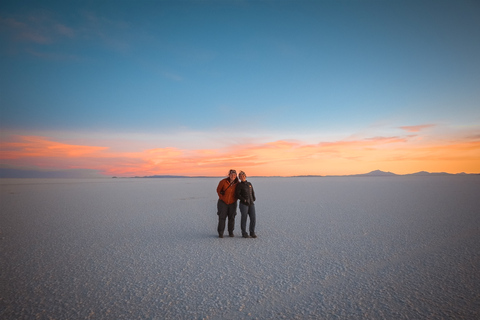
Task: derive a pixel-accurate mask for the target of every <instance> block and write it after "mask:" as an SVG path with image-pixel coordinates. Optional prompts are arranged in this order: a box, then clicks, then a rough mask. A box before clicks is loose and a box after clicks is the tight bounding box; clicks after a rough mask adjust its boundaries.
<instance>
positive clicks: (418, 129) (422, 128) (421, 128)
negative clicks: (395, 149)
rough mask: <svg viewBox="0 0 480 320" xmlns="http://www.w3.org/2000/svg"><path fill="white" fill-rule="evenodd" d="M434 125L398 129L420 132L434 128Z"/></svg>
mask: <svg viewBox="0 0 480 320" xmlns="http://www.w3.org/2000/svg"><path fill="white" fill-rule="evenodd" d="M435 126H436V125H435V124H420V125H416V126H402V127H400V129H402V130H405V131H408V132H420V131H422V130H424V129H428V128H432V127H435Z"/></svg>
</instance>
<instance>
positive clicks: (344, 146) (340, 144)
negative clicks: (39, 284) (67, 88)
mask: <svg viewBox="0 0 480 320" xmlns="http://www.w3.org/2000/svg"><path fill="white" fill-rule="evenodd" d="M416 137H417V136H416V135H414V136H411V135H410V136H374V137H365V138H362V139H354V140H337V141H320V142H318V143H314V144H312V143H305V142H302V141H301V140H274V141H265V142H257V143H255V142H252V140H250V139H246V141H248V142H246V143H242V142H237V143H234V144H230V145H226V146H224V147H221V148H217V147H215V148H207V149H201V148H193V149H181V148H177V147H174V146H173V147H164V148H150V149H143V150H136V151H133V152H132V151H131V150H132V149H133V148H132V147H131V146H126V149H129V150H130V151H128V152H126V151H122V149H121V148H118V146H117V147H116V148H115V149H116V150H113V149H112V148H110V147H108V146H95V145H82V144H69V143H64V142H58V141H54V140H53V139H51V138H47V137H42V136H32V135H28V136H21V135H17V136H9V137H8V139H3V140H2V142H1V144H0V147H1V150H2V153H1V159H0V160H1V163H3V164H6V165H11V166H12V165H15V166H28V167H31V166H35V167H38V168H43V169H44V170H71V169H86V170H94V171H96V172H100V173H101V174H103V175H106V176H147V175H157V174H173V175H177V174H180V175H192V176H197V175H210V176H218V175H223V174H224V173H226V172H227V171H228V169H230V168H236V169H239V170H240V169H242V170H245V171H247V172H248V174H249V175H250V176H252V175H267V176H268V175H283V176H289V175H304V174H351V173H362V172H369V171H372V170H375V169H383V170H386V171H392V172H396V173H400V174H401V173H412V172H418V171H422V170H425V171H429V170H430V171H446V172H461V171H465V172H480V168H479V163H480V141H472V140H468V141H467V140H465V139H463V140H456V141H449V142H443V141H426V140H422V139H420V140H418V139H416Z"/></svg>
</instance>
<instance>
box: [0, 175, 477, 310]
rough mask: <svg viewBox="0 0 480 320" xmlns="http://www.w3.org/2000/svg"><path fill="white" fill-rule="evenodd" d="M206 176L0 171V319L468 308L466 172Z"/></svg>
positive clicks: (473, 235) (473, 209)
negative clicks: (229, 213) (229, 189)
mask: <svg viewBox="0 0 480 320" xmlns="http://www.w3.org/2000/svg"><path fill="white" fill-rule="evenodd" d="M219 180H220V179H216V178H215V179H214V178H192V179H190V178H185V179H105V180H38V179H37V180H24V179H19V180H10V179H4V180H1V181H0V187H1V189H0V196H1V214H0V219H1V221H0V250H1V251H0V254H1V262H0V267H1V274H0V281H1V282H0V283H1V287H2V290H1V293H0V318H2V319H32V318H58V319H89V318H90V319H347V318H348V319H359V318H368V319H393V318H395V319H413V318H416V319H420V318H431V319H434V318H437V319H438V318H455V319H474V318H479V317H480V315H479V310H480V270H479V269H480V246H479V243H480V209H479V208H480V197H478V194H479V191H480V176H447V177H354V178H251V179H250V181H251V182H252V183H253V185H254V187H255V192H256V195H257V202H256V209H257V234H258V236H259V237H258V238H257V239H243V238H241V237H240V227H239V225H240V219H239V218H240V216H239V215H237V219H236V230H235V231H236V235H237V236H236V237H235V238H228V237H226V238H224V239H219V238H218V237H217V233H216V227H217V215H216V201H217V196H216V193H215V189H216V186H217V184H218V181H219Z"/></svg>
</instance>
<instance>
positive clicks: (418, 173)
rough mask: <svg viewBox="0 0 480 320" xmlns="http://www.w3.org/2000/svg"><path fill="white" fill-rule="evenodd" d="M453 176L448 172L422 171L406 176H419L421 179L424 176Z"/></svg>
mask: <svg viewBox="0 0 480 320" xmlns="http://www.w3.org/2000/svg"><path fill="white" fill-rule="evenodd" d="M464 174H465V173H464ZM451 175H452V174H451V173H447V172H427V171H420V172H416V173H409V174H405V176H419V177H423V176H451Z"/></svg>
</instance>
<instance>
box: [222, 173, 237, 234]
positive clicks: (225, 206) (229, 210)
mask: <svg viewBox="0 0 480 320" xmlns="http://www.w3.org/2000/svg"><path fill="white" fill-rule="evenodd" d="M237 184H238V178H237V171H235V170H233V169H232V170H230V172H229V173H228V177H227V178H225V179H222V180H221V181H220V183H219V184H218V187H217V194H218V202H217V209H218V211H217V215H218V229H217V230H218V236H219V237H220V238H223V232H224V231H225V221H226V219H227V218H228V235H229V236H230V237H233V236H234V235H233V229H234V228H235V216H236V215H237V197H236V196H235V188H236V187H237Z"/></svg>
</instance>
